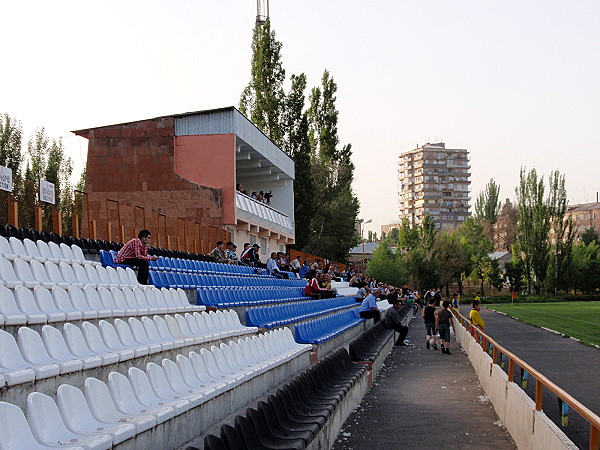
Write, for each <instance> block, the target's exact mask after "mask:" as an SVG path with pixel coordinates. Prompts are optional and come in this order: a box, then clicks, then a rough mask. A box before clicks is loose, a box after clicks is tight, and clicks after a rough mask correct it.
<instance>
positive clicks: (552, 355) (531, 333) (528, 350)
mask: <svg viewBox="0 0 600 450" xmlns="http://www.w3.org/2000/svg"><path fill="white" fill-rule="evenodd" d="M573 307H576V305H574V306H573ZM469 310H470V308H468V306H465V307H464V308H463V311H462V312H463V315H466V314H468V313H469ZM481 315H482V317H483V319H484V320H485V324H486V330H485V331H486V333H487V334H488V335H489V336H490V337H492V338H493V339H494V340H496V341H497V342H498V343H499V344H500V345H502V346H504V347H506V348H507V349H508V350H509V351H511V352H512V353H514V354H515V355H517V356H518V357H519V358H521V359H523V360H524V361H525V362H527V363H528V364H530V365H531V366H532V367H533V368H535V369H536V370H538V371H539V372H541V373H542V374H544V375H545V376H546V377H547V378H548V379H550V380H551V381H552V382H554V383H555V384H557V385H558V386H559V387H561V388H562V389H564V390H565V391H567V392H568V393H569V394H571V395H572V396H573V397H575V398H576V399H577V400H579V401H580V402H581V403H583V404H584V405H585V406H587V407H588V408H589V409H591V410H592V411H593V412H594V413H596V414H597V415H600V395H598V392H600V376H599V375H598V370H599V369H600V350H599V349H597V348H595V347H589V346H586V345H583V344H580V343H578V342H577V341H575V340H573V339H569V338H565V337H563V336H561V335H557V334H555V333H552V332H550V331H546V330H543V329H541V328H536V327H533V326H531V325H527V324H525V323H522V322H519V321H518V320H515V319H512V318H510V317H508V316H505V315H503V314H499V313H496V312H494V311H491V310H489V309H486V308H483V309H482V310H481ZM515 381H516V382H519V380H515ZM534 386H535V382H534V380H533V379H532V378H530V381H529V382H528V386H527V393H528V394H529V395H530V397H531V398H534V397H533V396H534V392H535V391H534ZM543 409H544V412H545V413H546V415H547V416H548V417H550V418H551V419H552V420H553V421H554V423H556V424H560V421H559V410H558V403H557V400H556V397H555V396H554V395H552V394H551V393H548V392H544V402H543ZM561 429H562V430H563V431H564V432H565V434H566V435H567V436H568V437H569V438H570V439H571V440H572V441H573V442H574V443H575V444H576V445H577V446H578V447H579V448H587V447H588V444H589V441H588V436H589V425H588V424H587V422H585V421H584V420H583V419H581V418H580V417H578V415H577V414H576V413H574V412H572V413H571V414H570V415H569V426H567V427H564V428H561Z"/></svg>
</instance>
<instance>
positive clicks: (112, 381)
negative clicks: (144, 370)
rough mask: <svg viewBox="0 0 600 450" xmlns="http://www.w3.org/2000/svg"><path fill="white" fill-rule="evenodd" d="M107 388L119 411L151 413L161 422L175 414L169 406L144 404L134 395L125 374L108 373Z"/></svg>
mask: <svg viewBox="0 0 600 450" xmlns="http://www.w3.org/2000/svg"><path fill="white" fill-rule="evenodd" d="M108 390H109V391H110V395H111V397H112V399H113V402H114V403H115V406H116V407H117V409H118V410H119V411H122V412H124V413H127V414H152V415H153V416H154V417H156V422H157V423H163V422H165V421H167V420H169V419H171V418H173V417H174V416H175V409H174V408H172V407H170V406H151V405H144V404H142V403H140V402H139V401H138V399H137V398H136V397H135V394H134V392H133V389H132V387H131V384H130V383H129V380H128V379H127V377H126V376H124V375H121V374H120V373H117V372H111V373H109V374H108Z"/></svg>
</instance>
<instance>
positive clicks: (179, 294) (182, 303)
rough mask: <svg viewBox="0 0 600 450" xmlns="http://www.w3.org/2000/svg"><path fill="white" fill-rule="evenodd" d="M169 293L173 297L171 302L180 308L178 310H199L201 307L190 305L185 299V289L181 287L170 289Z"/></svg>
mask: <svg viewBox="0 0 600 450" xmlns="http://www.w3.org/2000/svg"><path fill="white" fill-rule="evenodd" d="M171 295H172V297H173V302H174V303H175V305H177V306H178V307H180V308H183V309H180V311H199V310H201V309H202V308H200V307H199V306H196V305H191V304H190V302H189V301H188V299H187V295H185V291H184V290H183V289H181V288H177V289H173V290H171Z"/></svg>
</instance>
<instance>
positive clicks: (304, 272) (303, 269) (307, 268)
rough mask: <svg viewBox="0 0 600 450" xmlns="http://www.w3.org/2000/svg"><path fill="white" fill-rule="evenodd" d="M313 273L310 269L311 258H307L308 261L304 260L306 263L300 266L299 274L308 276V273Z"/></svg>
mask: <svg viewBox="0 0 600 450" xmlns="http://www.w3.org/2000/svg"><path fill="white" fill-rule="evenodd" d="M309 273H311V270H310V259H308V258H307V259H306V261H304V265H303V266H302V267H300V271H299V272H298V276H299V277H300V278H308V274H309Z"/></svg>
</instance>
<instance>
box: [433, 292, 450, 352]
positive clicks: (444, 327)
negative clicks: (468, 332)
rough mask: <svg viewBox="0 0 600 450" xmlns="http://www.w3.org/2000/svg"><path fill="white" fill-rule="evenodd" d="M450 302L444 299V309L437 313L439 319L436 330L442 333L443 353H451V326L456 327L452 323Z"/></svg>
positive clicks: (441, 344)
mask: <svg viewBox="0 0 600 450" xmlns="http://www.w3.org/2000/svg"><path fill="white" fill-rule="evenodd" d="M449 307H450V302H449V301H448V300H444V301H443V302H442V309H441V310H440V311H438V313H437V320H436V323H435V325H436V326H435V328H436V330H438V331H439V333H440V346H441V347H442V354H446V355H451V354H452V353H450V327H451V326H452V329H454V324H453V323H452V313H451V312H450V310H449V309H448V308H449Z"/></svg>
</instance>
